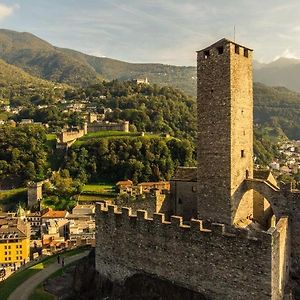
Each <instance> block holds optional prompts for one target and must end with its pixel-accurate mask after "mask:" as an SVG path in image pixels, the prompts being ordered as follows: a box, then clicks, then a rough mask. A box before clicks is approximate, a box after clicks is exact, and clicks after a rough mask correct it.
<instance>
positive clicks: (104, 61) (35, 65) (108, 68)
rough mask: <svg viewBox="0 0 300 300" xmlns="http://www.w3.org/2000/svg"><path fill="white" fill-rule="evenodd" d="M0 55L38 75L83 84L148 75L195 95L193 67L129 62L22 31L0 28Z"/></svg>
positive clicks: (162, 83)
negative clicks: (52, 41) (87, 52)
mask: <svg viewBox="0 0 300 300" xmlns="http://www.w3.org/2000/svg"><path fill="white" fill-rule="evenodd" d="M0 58H2V59H3V60H5V61H6V62H8V63H10V64H14V65H16V66H17V67H20V68H22V69H23V70H25V71H26V72H28V73H30V74H31V75H34V76H39V77H41V78H44V79H47V80H52V81H57V82H64V83H68V84H70V85H74V86H86V85H89V84H91V83H93V82H94V83H95V82H97V81H99V80H102V79H105V80H112V79H120V80H128V79H135V78H137V77H148V79H149V80H150V82H152V83H157V84H160V85H172V86H174V87H177V88H181V89H182V90H184V91H185V92H186V93H188V94H195V72H196V68H195V67H177V66H170V65H162V64H131V63H127V62H122V61H118V60H114V59H110V58H103V57H95V56H90V55H86V54H83V53H80V52H77V51H74V50H70V49H63V48H58V47H54V46H52V45H51V44H49V43H48V42H46V41H43V40H41V39H40V38H38V37H36V36H34V35H33V34H30V33H26V32H22V33H21V32H16V31H11V30H5V29H0Z"/></svg>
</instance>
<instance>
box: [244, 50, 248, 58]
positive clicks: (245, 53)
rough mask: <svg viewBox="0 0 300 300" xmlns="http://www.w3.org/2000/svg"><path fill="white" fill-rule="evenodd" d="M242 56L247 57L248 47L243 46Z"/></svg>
mask: <svg viewBox="0 0 300 300" xmlns="http://www.w3.org/2000/svg"><path fill="white" fill-rule="evenodd" d="M244 56H245V57H248V49H246V48H244Z"/></svg>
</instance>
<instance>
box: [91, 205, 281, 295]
mask: <svg viewBox="0 0 300 300" xmlns="http://www.w3.org/2000/svg"><path fill="white" fill-rule="evenodd" d="M278 224H279V225H278V227H276V228H272V229H270V230H269V231H268V232H252V231H249V230H246V229H235V228H233V227H231V226H228V227H227V226H225V225H222V224H217V223H206V224H204V222H202V221H200V220H192V221H191V225H190V226H187V225H182V218H181V217H177V216H172V217H171V222H166V221H165V220H164V215H163V214H154V215H153V219H149V218H147V215H146V212H145V211H137V216H135V215H131V212H130V209H128V208H123V209H122V212H121V213H120V212H117V209H116V207H115V206H108V207H105V206H104V205H103V204H98V205H97V208H96V225H97V238H96V240H97V244H96V270H97V271H98V272H99V273H100V274H101V275H102V276H104V277H105V278H107V279H109V280H111V281H113V282H116V283H118V284H122V282H124V281H125V280H126V279H128V278H130V277H132V276H133V275H135V274H139V273H143V274H145V273H146V274H152V275H155V276H157V277H158V278H161V279H165V280H168V281H170V282H173V283H175V284H176V285H178V286H182V287H184V288H188V289H190V290H193V291H196V292H199V293H201V294H203V295H204V296H205V297H207V298H208V299H214V300H221V299H222V300H224V299H228V300H229V299H230V300H240V299H249V300H251V299H253V300H254V299H260V300H264V299H272V300H279V299H282V290H280V286H282V285H280V283H279V282H281V278H283V277H284V276H285V275H284V272H283V269H284V268H285V265H284V264H282V263H281V261H282V258H283V256H282V255H285V254H280V253H281V252H280V250H279V249H283V250H282V251H284V253H285V249H286V248H287V247H286V246H285V245H281V243H282V244H284V243H285V241H287V238H286V237H287V231H286V228H287V221H286V220H282V221H281V222H278ZM278 262H279V263H278Z"/></svg>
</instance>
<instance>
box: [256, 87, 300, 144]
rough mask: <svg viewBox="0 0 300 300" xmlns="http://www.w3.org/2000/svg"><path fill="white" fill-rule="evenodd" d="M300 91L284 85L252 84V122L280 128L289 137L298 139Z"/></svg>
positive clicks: (299, 131)
mask: <svg viewBox="0 0 300 300" xmlns="http://www.w3.org/2000/svg"><path fill="white" fill-rule="evenodd" d="M299 120H300V93H296V92H292V91H290V90H288V89H287V88H284V87H268V86H266V85H263V84H261V83H256V84H255V85H254V122H255V123H257V124H261V125H264V126H270V127H272V128H275V129H277V130H278V129H280V130H282V131H283V132H284V134H286V135H287V136H288V138H290V139H296V140H298V139H300V121H299Z"/></svg>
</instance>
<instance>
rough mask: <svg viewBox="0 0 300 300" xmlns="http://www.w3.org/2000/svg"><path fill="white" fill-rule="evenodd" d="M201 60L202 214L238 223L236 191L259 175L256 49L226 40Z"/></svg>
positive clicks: (206, 51)
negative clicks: (256, 163) (255, 125)
mask: <svg viewBox="0 0 300 300" xmlns="http://www.w3.org/2000/svg"><path fill="white" fill-rule="evenodd" d="M197 63H198V64H197V65H198V67H197V73H198V87H197V95H198V96H197V101H198V145H197V150H198V213H199V217H200V218H203V219H211V220H214V221H217V222H224V223H227V224H232V223H233V216H234V215H235V207H234V197H235V192H236V190H237V189H238V187H239V186H240V184H241V183H242V182H243V181H244V179H245V178H253V94H252V50H250V49H248V48H246V47H242V46H240V45H238V44H235V43H231V42H229V41H228V40H225V39H223V40H220V41H219V42H217V43H215V44H213V45H212V46H210V47H208V48H206V49H204V50H201V51H198V58H197ZM247 197H250V198H251V197H252V195H251V193H248V194H247ZM244 203H249V201H245V202H244ZM250 210H251V207H250V209H246V208H244V209H243V212H244V215H243V216H240V217H241V218H244V217H247V215H249V214H250V213H251V212H250Z"/></svg>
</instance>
